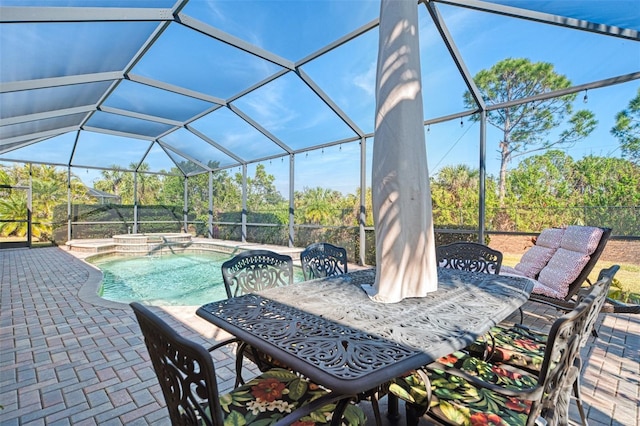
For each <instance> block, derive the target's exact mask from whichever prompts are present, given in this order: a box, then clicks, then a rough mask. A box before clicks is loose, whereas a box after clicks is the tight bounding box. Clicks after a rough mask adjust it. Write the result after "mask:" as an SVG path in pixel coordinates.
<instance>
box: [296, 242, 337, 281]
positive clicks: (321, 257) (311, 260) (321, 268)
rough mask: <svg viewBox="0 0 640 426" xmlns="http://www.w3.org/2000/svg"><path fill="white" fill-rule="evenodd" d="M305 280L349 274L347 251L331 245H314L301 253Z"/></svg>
mask: <svg viewBox="0 0 640 426" xmlns="http://www.w3.org/2000/svg"><path fill="white" fill-rule="evenodd" d="M300 263H301V264H302V273H303V274H304V279H305V280H312V279H314V278H324V277H331V276H333V275H340V274H346V273H347V250H345V249H344V248H343V247H337V246H334V245H333V244H329V243H313V244H311V245H309V246H307V248H305V249H304V250H303V251H302V253H300Z"/></svg>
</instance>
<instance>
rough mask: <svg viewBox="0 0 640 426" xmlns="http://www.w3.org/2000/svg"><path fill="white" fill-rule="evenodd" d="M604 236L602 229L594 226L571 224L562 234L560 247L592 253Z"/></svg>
mask: <svg viewBox="0 0 640 426" xmlns="http://www.w3.org/2000/svg"><path fill="white" fill-rule="evenodd" d="M600 238H602V229H600V228H596V227H593V226H574V225H572V226H569V227H568V228H567V230H566V231H565V232H564V235H563V236H562V241H561V242H560V247H562V248H564V249H567V250H572V251H577V252H580V253H584V254H588V255H591V254H592V253H593V252H594V251H595V250H596V248H597V247H598V243H599V242H600Z"/></svg>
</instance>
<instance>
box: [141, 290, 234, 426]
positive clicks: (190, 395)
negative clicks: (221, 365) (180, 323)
mask: <svg viewBox="0 0 640 426" xmlns="http://www.w3.org/2000/svg"><path fill="white" fill-rule="evenodd" d="M131 308H133V311H134V313H135V315H136V318H137V319H138V324H139V325H140V329H141V330H142V334H143V335H144V342H145V344H146V346H147V349H148V351H149V356H150V358H151V363H152V364H153V369H154V370H155V372H156V375H157V377H158V381H159V382H160V388H161V389H162V393H163V395H164V399H165V402H166V404H167V409H168V410H169V416H170V418H171V423H172V424H174V425H214V424H216V425H222V424H223V421H222V410H221V407H220V401H219V399H218V385H217V382H216V372H215V367H214V365H213V360H212V359H211V355H210V354H209V352H208V351H207V350H206V349H205V348H203V347H202V346H200V345H198V344H196V343H195V342H192V341H190V340H187V339H185V338H183V337H181V336H180V335H178V333H176V332H175V330H173V329H172V328H171V327H170V326H169V325H168V324H167V323H165V322H164V321H163V320H162V319H160V318H159V317H158V316H157V315H155V314H154V313H153V312H151V311H150V310H149V309H148V308H146V307H145V306H143V305H141V304H140V303H138V302H133V303H131Z"/></svg>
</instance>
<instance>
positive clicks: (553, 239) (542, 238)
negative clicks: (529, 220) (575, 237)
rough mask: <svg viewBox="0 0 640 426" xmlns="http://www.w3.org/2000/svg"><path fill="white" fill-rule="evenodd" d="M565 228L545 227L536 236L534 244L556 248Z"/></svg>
mask: <svg viewBox="0 0 640 426" xmlns="http://www.w3.org/2000/svg"><path fill="white" fill-rule="evenodd" d="M564 230H565V228H547V229H545V230H543V231H542V232H541V233H540V235H538V238H536V246H540V247H547V248H550V249H554V250H555V249H557V248H558V247H560V242H562V237H563V235H564Z"/></svg>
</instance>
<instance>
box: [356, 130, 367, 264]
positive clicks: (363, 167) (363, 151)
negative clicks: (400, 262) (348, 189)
mask: <svg viewBox="0 0 640 426" xmlns="http://www.w3.org/2000/svg"><path fill="white" fill-rule="evenodd" d="M366 224H367V139H366V138H362V139H360V215H359V220H358V227H359V228H360V259H359V264H360V265H364V264H365V260H366V259H365V258H366V256H365V255H366V253H367V233H366V230H365V229H364V228H365V226H366Z"/></svg>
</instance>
